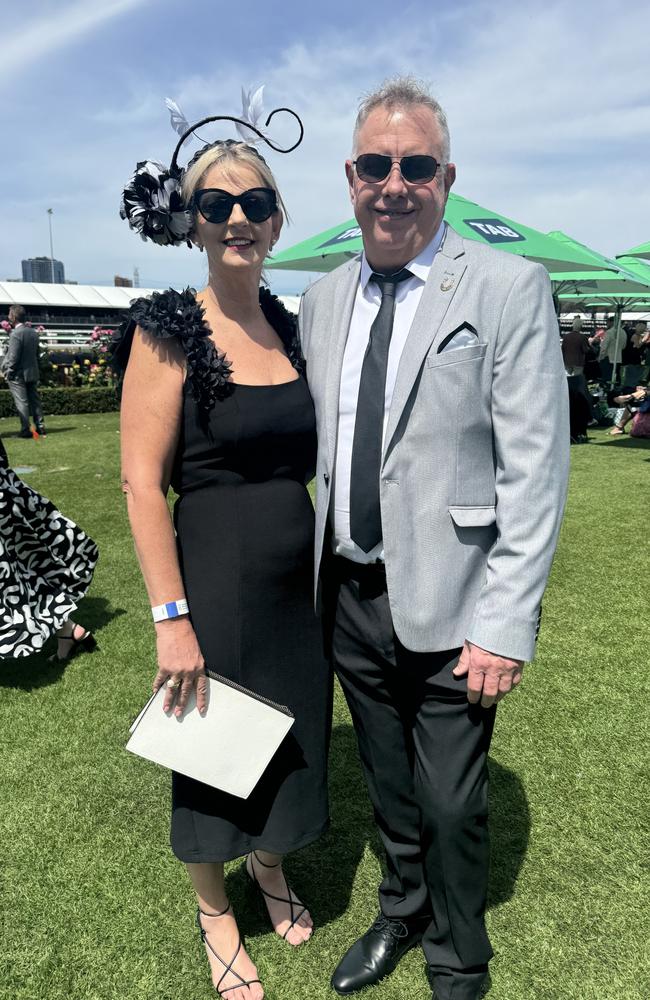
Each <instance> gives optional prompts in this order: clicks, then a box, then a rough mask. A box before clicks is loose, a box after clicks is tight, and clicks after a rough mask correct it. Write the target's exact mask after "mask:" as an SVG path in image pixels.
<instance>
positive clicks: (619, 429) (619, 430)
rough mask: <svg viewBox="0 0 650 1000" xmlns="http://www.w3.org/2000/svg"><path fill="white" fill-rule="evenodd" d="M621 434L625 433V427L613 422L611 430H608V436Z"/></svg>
mask: <svg viewBox="0 0 650 1000" xmlns="http://www.w3.org/2000/svg"><path fill="white" fill-rule="evenodd" d="M621 434H625V428H623V427H619V426H618V424H614V426H613V427H612V429H611V431H610V432H609V436H610V437H620V436H621Z"/></svg>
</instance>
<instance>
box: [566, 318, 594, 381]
mask: <svg viewBox="0 0 650 1000" xmlns="http://www.w3.org/2000/svg"><path fill="white" fill-rule="evenodd" d="M588 355H589V341H588V339H587V337H586V336H585V334H584V333H583V332H582V320H581V319H580V317H579V316H576V317H575V319H574V320H573V324H572V327H571V330H570V331H569V333H567V334H565V336H564V337H563V338H562V359H563V361H564V370H565V371H566V373H567V375H582V374H583V373H584V370H585V362H586V360H587V357H588Z"/></svg>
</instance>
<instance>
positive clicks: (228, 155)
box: [181, 142, 289, 235]
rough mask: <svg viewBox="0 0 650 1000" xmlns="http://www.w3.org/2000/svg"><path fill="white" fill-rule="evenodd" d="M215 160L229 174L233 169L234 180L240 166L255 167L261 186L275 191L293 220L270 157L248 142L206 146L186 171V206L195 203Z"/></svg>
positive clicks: (280, 204)
mask: <svg viewBox="0 0 650 1000" xmlns="http://www.w3.org/2000/svg"><path fill="white" fill-rule="evenodd" d="M215 163H218V164H219V165H223V166H224V167H225V168H226V173H227V174H228V173H229V172H231V173H232V179H236V174H237V166H238V165H241V166H246V167H250V168H251V170H254V171H255V172H256V173H257V174H258V176H259V178H260V180H261V182H262V183H261V187H269V188H272V189H273V190H274V191H275V194H276V197H277V199H278V207H279V208H280V211H281V212H282V214H283V216H284V218H285V219H287V220H288V219H289V213H288V212H287V209H286V206H285V204H284V201H283V200H282V195H281V194H280V192H279V190H278V185H277V182H276V180H275V177H274V176H273V171H272V170H271V168H270V167H269V165H268V163H267V162H266V160H263V159H262V158H261V156H259V154H258V153H257V152H256V151H255V149H253V148H252V147H251V146H248V145H247V144H246V143H244V142H232V143H225V142H219V143H215V145H214V146H210V147H209V149H206V151H205V152H204V153H201V155H200V156H198V157H197V158H196V160H195V161H194V162H193V163H191V164H190V166H189V167H188V168H187V170H186V171H185V173H184V174H183V179H182V181H181V194H182V197H183V202H184V203H185V205H190V204H191V201H192V197H193V195H194V192H195V191H196V190H197V189H198V188H199V187H200V186H201V181H202V180H203V178H204V177H205V175H206V174H207V172H208V170H209V169H210V167H212V166H214V165H215ZM192 235H193V234H192Z"/></svg>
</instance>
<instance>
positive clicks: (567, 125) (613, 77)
mask: <svg viewBox="0 0 650 1000" xmlns="http://www.w3.org/2000/svg"><path fill="white" fill-rule="evenodd" d="M5 8H6V9H4V10H3V45H2V57H1V61H0V99H1V102H2V103H1V107H2V121H3V129H2V132H3V138H4V149H3V155H2V157H0V180H1V181H2V190H3V195H4V197H3V208H4V211H3V222H4V233H3V238H2V240H1V241H0V279H2V278H7V277H18V276H19V275H20V260H21V258H22V257H29V256H36V255H40V254H48V253H49V240H48V228H47V215H46V209H47V208H48V207H51V208H53V209H54V216H53V221H54V252H55V256H56V257H58V258H60V259H61V260H63V261H64V263H65V266H66V276H67V277H68V278H70V279H76V280H78V281H82V282H95V283H112V278H113V275H114V274H115V273H119V274H124V275H127V276H130V275H131V273H132V271H133V268H134V267H135V266H137V267H138V268H139V271H140V282H141V284H142V285H143V286H144V287H147V286H148V287H163V286H165V285H168V284H175V285H182V284H193V285H195V286H200V285H201V284H202V283H203V282H204V280H205V257H202V256H201V255H199V254H198V253H197V252H196V251H194V252H191V251H189V250H185V249H184V248H168V247H155V246H153V245H150V244H147V243H144V242H142V241H141V240H140V239H139V238H138V237H137V236H136V235H135V234H134V233H132V232H131V230H129V228H128V226H127V225H126V223H124V222H122V221H121V220H120V219H119V217H118V205H119V197H120V192H121V190H122V187H123V186H124V183H125V182H126V181H127V179H128V177H129V175H130V173H131V172H132V170H133V168H134V166H135V163H136V161H137V160H139V159H144V158H152V159H159V160H162V161H163V162H168V161H169V158H170V157H171V153H172V150H173V147H174V144H175V140H174V133H173V132H172V130H171V128H170V126H169V116H168V113H167V111H166V110H165V107H164V104H163V101H164V98H165V97H172V98H174V99H175V100H177V101H178V102H179V104H180V105H181V107H182V109H183V111H184V112H185V114H186V115H187V117H188V118H189V119H190V121H192V120H194V119H196V118H200V117H202V116H204V115H208V114H211V113H219V112H221V113H224V114H237V113H238V112H239V110H240V106H241V102H240V91H241V87H242V85H243V86H245V87H246V88H249V87H253V86H257V85H259V84H262V83H264V84H265V85H266V96H265V105H266V107H267V109H268V110H271V109H272V108H273V107H276V106H279V105H285V104H289V105H291V106H293V107H295V108H296V110H297V111H298V112H299V113H300V115H301V116H302V118H303V120H304V123H305V130H306V137H305V141H304V143H303V144H302V146H301V147H300V148H299V149H298V150H297V151H296V152H295V153H293V154H291V155H289V156H286V157H284V156H281V155H275V154H273V153H270V154H269V160H270V162H271V165H272V167H273V169H274V170H275V173H276V176H277V178H278V182H279V185H280V188H281V190H282V193H283V195H284V198H285V201H286V202H287V205H288V207H289V211H290V213H291V216H292V219H293V224H292V225H291V226H290V227H287V228H285V230H284V232H283V235H282V238H281V242H280V244H279V245H278V249H283V248H285V247H287V246H290V245H291V244H292V243H295V242H297V241H298V240H301V239H304V238H306V237H307V236H310V235H311V234H313V233H315V232H318V231H320V230H322V229H326V228H329V227H330V226H332V225H335V224H336V223H338V222H340V221H343V220H344V219H346V218H349V217H350V216H351V209H350V205H349V201H348V196H347V190H346V184H345V178H344V174H343V162H344V160H345V157H346V155H348V153H349V146H350V136H351V131H352V125H353V122H354V117H355V113H356V107H357V103H358V99H359V96H360V94H361V93H362V92H363V91H367V90H369V89H372V88H373V87H374V86H375V85H377V84H378V83H379V82H380V81H381V80H382V79H383V78H385V77H386V76H389V75H392V74H394V73H399V72H409V73H413V74H415V75H416V76H419V77H421V78H424V79H425V80H427V81H428V82H429V83H430V85H431V87H432V89H433V92H434V93H435V94H436V96H437V97H438V99H439V100H440V101H441V103H442V104H443V106H444V107H445V108H446V110H447V113H448V117H449V121H450V127H451V137H452V159H453V160H454V161H455V162H456V164H457V167H458V180H457V182H456V188H455V190H456V191H457V192H458V193H459V194H462V195H464V196H465V197H467V198H470V199H472V200H474V201H477V202H479V203H480V204H482V205H484V206H486V207H488V208H490V209H493V210H495V211H497V212H501V213H503V214H504V215H507V216H509V217H511V218H513V219H515V220H518V221H521V222H524V223H527V224H529V225H532V226H535V227H536V228H539V229H542V230H544V231H548V230H551V229H563V230H564V231H565V232H568V233H570V234H571V235H572V236H574V237H576V238H577V239H579V240H582V241H583V242H585V243H587V244H589V245H591V246H593V247H594V248H596V249H598V250H600V251H602V252H604V253H607V254H615V253H621V252H623V251H624V250H625V249H627V248H629V247H631V246H633V245H636V244H638V243H641V242H644V241H646V240H648V239H650V55H649V54H648V38H650V7H649V6H648V4H647V2H638V0H630V2H628V3H627V4H626V5H625V7H624V8H622V9H621V10H620V11H619V12H618V13H614V14H613V16H612V11H613V8H612V7H611V5H610V4H608V3H604V2H601V0H589V2H588V0H576V2H573V3H568V2H566V0H565V2H563V3H553V2H551V3H540V2H534V3H533V2H528V0H521V2H516V3H515V2H511V0H502V2H500V3H499V4H494V3H493V2H489V3H483V2H465V3H463V2H455V3H447V2H442V3H440V2H439V3H437V4H433V3H431V2H430V0H418V2H411V3H409V2H406V3H400V4H398V3H396V2H394V0H393V2H386V0H373V2H372V3H371V4H356V5H355V4H350V3H349V0H346V2H343V0H327V2H326V3H322V4H318V3H313V4H311V3H308V2H288V3H283V2H281V0H275V2H273V3H268V2H267V3H261V2H257V3H253V2H251V0H249V2H247V3H232V2H228V3H223V2H220V0H185V3H183V4H181V3H180V2H179V0H173V2H172V0H94V2H93V3H92V4H90V3H89V2H88V0H81V2H80V0H31V2H30V3H29V4H25V5H24V6H22V7H21V6H19V5H18V4H13V5H5ZM623 11H624V13H623ZM224 134H225V133H224ZM228 134H233V133H228ZM283 136H285V137H286V136H288V130H287V132H286V133H283ZM190 148H196V147H190ZM306 280H307V279H306V276H305V275H302V274H299V273H293V274H292V273H289V272H284V273H283V272H273V273H272V281H273V286H274V288H275V289H276V290H277V291H280V292H297V291H299V290H301V289H302V287H303V286H304V284H305V281H306Z"/></svg>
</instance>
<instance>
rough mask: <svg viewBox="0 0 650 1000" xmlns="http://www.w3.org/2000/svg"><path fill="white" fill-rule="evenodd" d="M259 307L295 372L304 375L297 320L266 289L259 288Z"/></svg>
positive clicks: (303, 360)
mask: <svg viewBox="0 0 650 1000" xmlns="http://www.w3.org/2000/svg"><path fill="white" fill-rule="evenodd" d="M260 306H261V307H262V312H263V313H264V315H265V317H266V319H267V322H268V323H269V324H270V325H271V326H272V327H273V329H274V330H275V332H276V333H277V335H278V337H279V338H280V340H281V341H282V344H283V346H284V349H285V351H286V352H287V357H288V358H289V361H290V362H291V364H292V365H293V367H294V368H295V369H296V371H297V372H299V373H300V374H301V375H304V374H305V359H304V358H303V356H302V351H301V349H300V340H299V339H298V320H297V319H296V317H295V316H294V314H293V313H291V312H289V310H288V309H287V307H286V306H285V305H284V303H283V302H281V301H280V299H279V298H278V297H277V295H273V293H272V292H271V291H269V289H268V288H260Z"/></svg>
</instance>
